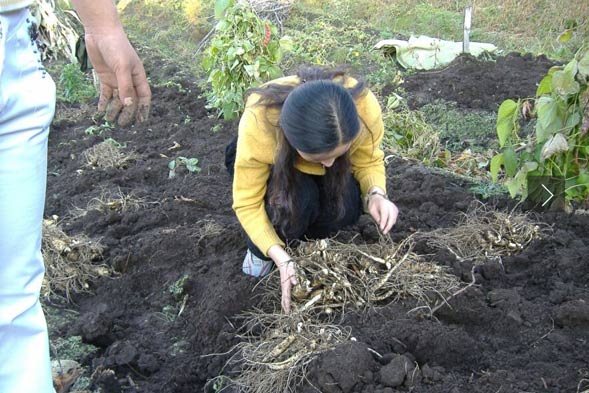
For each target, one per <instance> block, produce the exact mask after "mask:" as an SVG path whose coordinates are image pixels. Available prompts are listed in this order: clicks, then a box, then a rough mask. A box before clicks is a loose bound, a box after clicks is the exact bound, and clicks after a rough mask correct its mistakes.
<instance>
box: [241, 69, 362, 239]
mask: <svg viewBox="0 0 589 393" xmlns="http://www.w3.org/2000/svg"><path fill="white" fill-rule="evenodd" d="M297 76H298V78H299V80H300V84H299V85H284V84H278V83H271V84H267V85H264V86H263V87H261V88H255V89H251V90H250V91H249V93H250V94H251V93H256V94H258V95H259V96H260V98H259V100H258V101H257V103H256V105H262V106H265V107H267V108H277V109H279V110H280V120H279V123H278V124H272V126H274V127H277V128H278V130H279V132H278V133H277V142H278V150H277V153H276V157H275V160H274V167H273V169H272V175H271V179H270V182H269V186H268V199H267V201H268V203H269V204H270V205H271V207H272V208H271V209H270V211H271V212H272V215H271V217H270V219H271V220H272V223H273V224H274V225H275V226H276V227H277V228H278V229H279V230H280V231H281V232H282V233H283V234H284V233H287V230H288V228H289V227H291V226H292V225H296V222H297V217H298V212H299V209H300V206H299V201H298V200H297V195H298V193H297V192H291V190H293V189H296V188H297V187H300V178H301V174H300V173H299V172H298V171H297V170H296V168H295V163H296V160H297V157H298V153H297V150H299V151H301V152H303V153H308V154H320V153H326V152H330V151H332V150H333V149H335V148H336V147H338V146H340V145H342V144H347V143H350V142H351V141H352V140H353V139H354V138H355V137H356V136H357V135H358V133H359V130H360V119H359V117H358V112H357V110H356V105H355V103H354V100H355V99H357V98H358V97H360V96H361V95H362V94H364V93H365V91H366V89H365V85H364V83H363V82H362V81H358V82H357V83H356V84H355V85H354V86H352V87H350V88H345V87H344V86H343V84H344V82H345V81H346V77H347V76H346V73H345V71H344V70H343V69H327V68H320V67H310V68H303V69H301V70H300V71H299V72H298V73H297ZM266 121H268V120H267V119H266ZM349 172H350V160H349V154H348V153H347V152H346V153H345V154H343V155H342V156H340V157H338V158H337V159H336V160H335V162H334V163H333V165H332V166H331V167H329V168H326V174H325V180H324V182H323V184H324V187H325V194H326V195H327V196H328V197H329V199H328V204H329V206H328V207H327V208H329V209H335V211H336V212H337V216H338V218H340V217H342V216H343V214H344V213H345V212H344V203H343V194H344V190H345V189H346V186H347V181H348V179H349Z"/></svg>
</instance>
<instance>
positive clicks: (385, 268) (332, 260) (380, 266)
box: [270, 238, 460, 315]
mask: <svg viewBox="0 0 589 393" xmlns="http://www.w3.org/2000/svg"><path fill="white" fill-rule="evenodd" d="M412 244H413V239H412V238H408V239H406V240H405V241H404V242H402V243H400V244H398V245H395V244H393V243H391V242H386V241H382V242H380V243H375V244H362V245H357V244H345V243H339V242H336V241H334V240H329V242H328V241H326V240H319V241H315V242H308V243H305V244H303V245H301V246H300V247H298V248H297V249H296V250H292V251H291V255H294V257H295V261H296V262H297V265H296V266H297V282H298V283H297V285H296V286H295V287H294V288H293V305H294V309H295V310H296V311H297V312H310V313H313V314H316V313H325V314H328V315H329V314H332V313H333V312H334V311H335V310H338V311H344V310H345V309H365V308H368V307H373V306H378V305H382V304H385V303H390V302H396V301H399V300H401V299H405V298H409V297H410V298H414V299H417V300H418V301H419V302H420V303H425V304H432V303H434V302H435V301H436V300H442V299H440V296H441V297H442V298H445V296H446V295H450V294H451V293H452V292H454V291H456V290H457V289H458V288H459V287H460V282H459V280H458V279H457V278H456V277H455V276H454V275H452V274H449V273H446V272H445V271H444V268H442V267H440V266H438V265H436V264H434V263H430V262H426V261H424V260H423V258H422V257H421V256H419V255H417V254H415V253H414V252H412V251H411V249H412ZM274 282H275V283H276V281H274ZM276 284H278V283H276ZM270 293H276V294H280V290H279V288H276V290H271V291H270Z"/></svg>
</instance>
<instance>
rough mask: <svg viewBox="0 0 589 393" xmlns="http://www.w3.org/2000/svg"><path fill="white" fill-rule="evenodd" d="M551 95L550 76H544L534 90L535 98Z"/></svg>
mask: <svg viewBox="0 0 589 393" xmlns="http://www.w3.org/2000/svg"><path fill="white" fill-rule="evenodd" d="M550 93H552V74H548V75H546V76H545V77H544V78H542V81H541V82H540V84H539V85H538V89H536V97H540V96H543V95H544V94H550Z"/></svg>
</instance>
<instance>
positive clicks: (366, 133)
mask: <svg viewBox="0 0 589 393" xmlns="http://www.w3.org/2000/svg"><path fill="white" fill-rule="evenodd" d="M356 105H357V108H358V115H359V116H360V118H361V119H362V123H363V124H362V130H361V133H360V136H359V137H358V140H357V141H356V142H355V143H354V145H356V146H355V148H354V150H353V151H352V152H351V153H350V161H351V164H352V173H353V174H354V177H355V178H356V180H357V181H358V183H359V184H360V190H361V191H362V194H363V195H365V194H366V193H367V192H368V190H369V189H370V188H371V187H372V186H378V187H380V188H382V189H383V190H385V191H386V173H385V167H384V152H383V151H382V149H381V148H380V144H381V142H382V139H383V137H384V123H383V120H382V112H381V109H380V104H379V103H378V100H377V99H376V97H375V96H374V94H373V93H372V92H370V91H368V92H367V93H366V94H365V95H364V96H363V97H361V98H360V100H359V101H358V102H357V104H356Z"/></svg>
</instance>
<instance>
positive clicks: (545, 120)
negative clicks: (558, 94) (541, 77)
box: [536, 96, 563, 142]
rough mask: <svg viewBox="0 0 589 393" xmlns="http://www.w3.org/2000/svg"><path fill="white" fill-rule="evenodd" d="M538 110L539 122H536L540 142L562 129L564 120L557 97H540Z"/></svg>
mask: <svg viewBox="0 0 589 393" xmlns="http://www.w3.org/2000/svg"><path fill="white" fill-rule="evenodd" d="M536 112H537V114H538V122H537V123H536V137H537V138H538V142H543V141H545V140H546V139H548V138H549V137H550V135H552V134H555V133H557V132H559V131H561V130H562V128H563V121H562V119H561V118H560V116H559V111H558V102H557V100H556V99H554V98H552V97H548V96H543V97H540V98H539V99H538V100H537V101H536Z"/></svg>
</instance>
